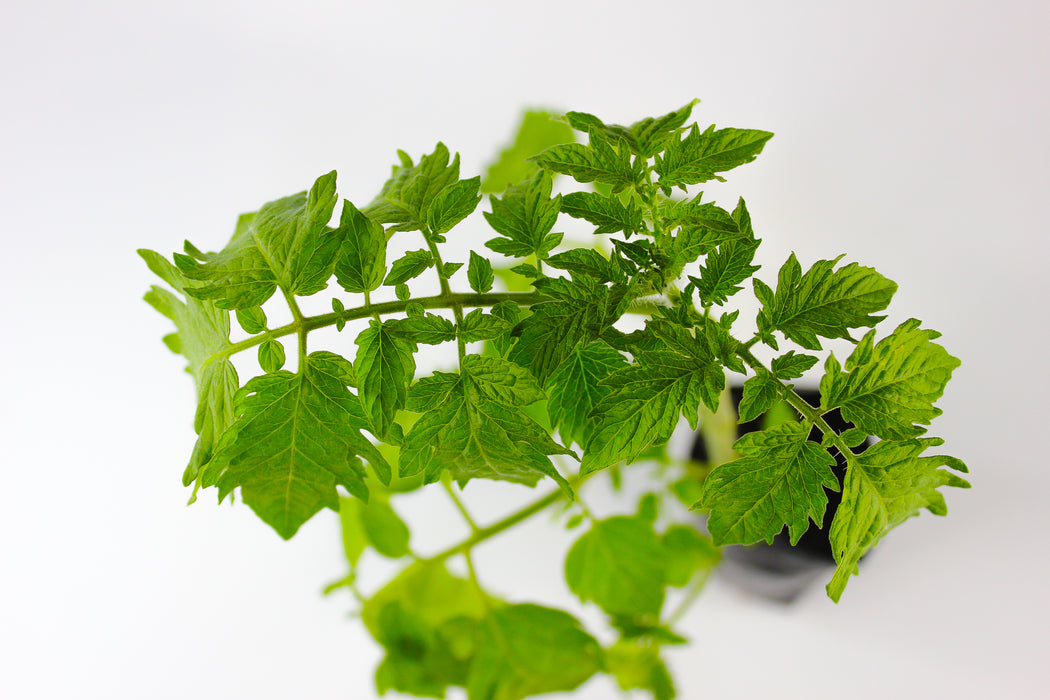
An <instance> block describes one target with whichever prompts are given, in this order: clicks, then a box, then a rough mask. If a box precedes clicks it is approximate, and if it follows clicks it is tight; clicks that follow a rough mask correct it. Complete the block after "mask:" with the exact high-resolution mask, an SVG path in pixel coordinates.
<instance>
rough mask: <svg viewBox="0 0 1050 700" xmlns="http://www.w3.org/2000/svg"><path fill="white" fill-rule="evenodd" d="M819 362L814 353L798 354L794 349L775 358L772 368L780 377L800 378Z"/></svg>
mask: <svg viewBox="0 0 1050 700" xmlns="http://www.w3.org/2000/svg"><path fill="white" fill-rule="evenodd" d="M815 364H817V358H815V357H813V356H812V355H796V354H795V351H794V350H788V351H787V352H786V353H784V354H783V355H781V356H780V357H775V358H773V364H772V365H771V366H770V368H771V369H772V370H773V374H774V375H775V376H776V377H777V378H778V379H798V378H799V377H801V376H802V375H803V374H805V373H806V371H807V370H809V368H810V367H812V366H813V365H815Z"/></svg>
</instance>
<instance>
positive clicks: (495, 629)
mask: <svg viewBox="0 0 1050 700" xmlns="http://www.w3.org/2000/svg"><path fill="white" fill-rule="evenodd" d="M602 657H603V654H602V648H601V646H599V644H598V642H597V641H595V640H594V638H593V637H591V636H590V635H589V634H587V633H586V632H584V631H583V630H582V629H581V628H580V623H579V621H577V620H576V618H574V617H573V616H571V615H569V614H568V613H565V612H562V611H561V610H554V609H552V608H545V607H541V606H539V605H532V604H522V605H508V606H506V607H501V608H497V609H496V610H493V611H492V612H491V613H489V615H488V616H487V617H486V618H485V620H484V622H483V623H482V627H481V637H480V638H479V640H478V645H477V653H476V655H475V658H474V663H473V664H472V665H471V669H470V677H469V679H468V681H467V698H468V700H523V699H524V698H526V697H529V696H530V695H538V694H540V693H553V692H557V691H568V690H573V689H574V688H577V687H578V686H580V685H582V684H583V683H584V681H586V680H587V679H589V678H590V677H591V676H593V675H594V674H595V673H597V672H598V671H599V670H600V669H601V664H602Z"/></svg>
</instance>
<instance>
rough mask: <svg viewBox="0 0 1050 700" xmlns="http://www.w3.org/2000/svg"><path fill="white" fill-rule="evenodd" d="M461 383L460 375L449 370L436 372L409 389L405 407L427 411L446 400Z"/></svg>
mask: <svg viewBox="0 0 1050 700" xmlns="http://www.w3.org/2000/svg"><path fill="white" fill-rule="evenodd" d="M457 384H459V375H458V374H454V373H449V372H434V374H432V375H430V376H429V377H423V378H422V379H420V380H419V381H417V382H416V383H415V384H413V385H412V387H411V388H410V389H409V390H408V400H407V401H406V404H405V408H406V409H408V410H409V411H412V412H413V413H425V412H426V411H429V410H431V409H433V408H436V407H437V406H439V405H441V404H442V403H444V402H445V399H446V398H447V397H448V395H449V392H451V391H452V390H453V389H455V388H456V385H457Z"/></svg>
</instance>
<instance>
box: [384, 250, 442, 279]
mask: <svg viewBox="0 0 1050 700" xmlns="http://www.w3.org/2000/svg"><path fill="white" fill-rule="evenodd" d="M433 266H434V256H433V255H431V254H430V251H429V250H422V249H421V250H410V251H408V252H407V253H405V254H404V256H403V257H401V258H398V259H397V260H395V261H394V264H393V265H392V266H391V267H390V274H389V275H387V276H386V280H384V281H383V284H384V285H386V286H388V287H392V286H394V285H398V284H404V283H405V282H407V281H408V280H410V279H412V278H414V277H419V276H420V275H421V274H423V273H424V272H425V271H426V270H427V268H430V267H433Z"/></svg>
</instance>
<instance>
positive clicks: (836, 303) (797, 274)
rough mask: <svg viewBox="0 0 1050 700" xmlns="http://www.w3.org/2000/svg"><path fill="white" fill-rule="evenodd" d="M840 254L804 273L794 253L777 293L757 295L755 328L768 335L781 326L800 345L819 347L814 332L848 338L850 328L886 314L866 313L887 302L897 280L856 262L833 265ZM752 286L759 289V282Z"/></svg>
mask: <svg viewBox="0 0 1050 700" xmlns="http://www.w3.org/2000/svg"><path fill="white" fill-rule="evenodd" d="M841 259H842V258H841V256H840V257H838V258H835V259H834V260H818V261H817V262H816V263H814V264H813V267H811V268H809V270H807V271H806V273H805V274H802V268H801V266H800V265H799V264H798V260H797V259H796V258H795V254H794V253H792V254H791V256H790V257H789V258H788V259H787V262H785V263H784V265H783V266H782V267H781V268H780V274H779V277H778V280H777V291H776V294H775V295H774V296H773V297H772V298H769V294H768V292H767V291H765V290H763V292H762V294H759V297H760V299H761V300H762V310H761V311H760V312H759V314H758V329H759V332H761V333H763V334H765V335H767V336H771V334H772V332H773V331H780V332H781V333H783V334H784V337H785V338H787V339H788V340H791V341H794V342H796V343H798V344H799V345H801V346H802V347H804V348H807V349H809V350H820V341H819V340H817V336H821V337H824V338H848V339H850V340H852V338H850V334H849V330H850V329H851V328H860V327H869V328H870V327H872V326H874V325H875V324H876V323H878V322H879V321H881V320H882V319H883V318H885V316H872V315H870V314H873V313H875V312H877V311H882V310H883V309H885V308H886V307H887V306H888V305H889V303H890V299H892V298H893V294H894V293H895V292H896V291H897V285H896V284H895V283H894V282H891V281H890V280H888V279H886V278H885V277H883V276H882V275H880V274H879V273H878V272H876V271H875V270H873V269H872V268H870V267H861V266H860V265H858V264H857V263H850V264H848V265H845V266H843V267H840V268H839V269H838V270H834V269H833V268H834V267H835V264H836V263H838V261H839V260H841ZM756 282H757V281H756ZM763 286H764V285H763ZM766 289H768V288H766ZM755 291H756V294H758V291H759V290H758V286H757V284H756V289H755ZM773 347H774V348H775V347H776V345H775V344H774V345H773Z"/></svg>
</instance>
